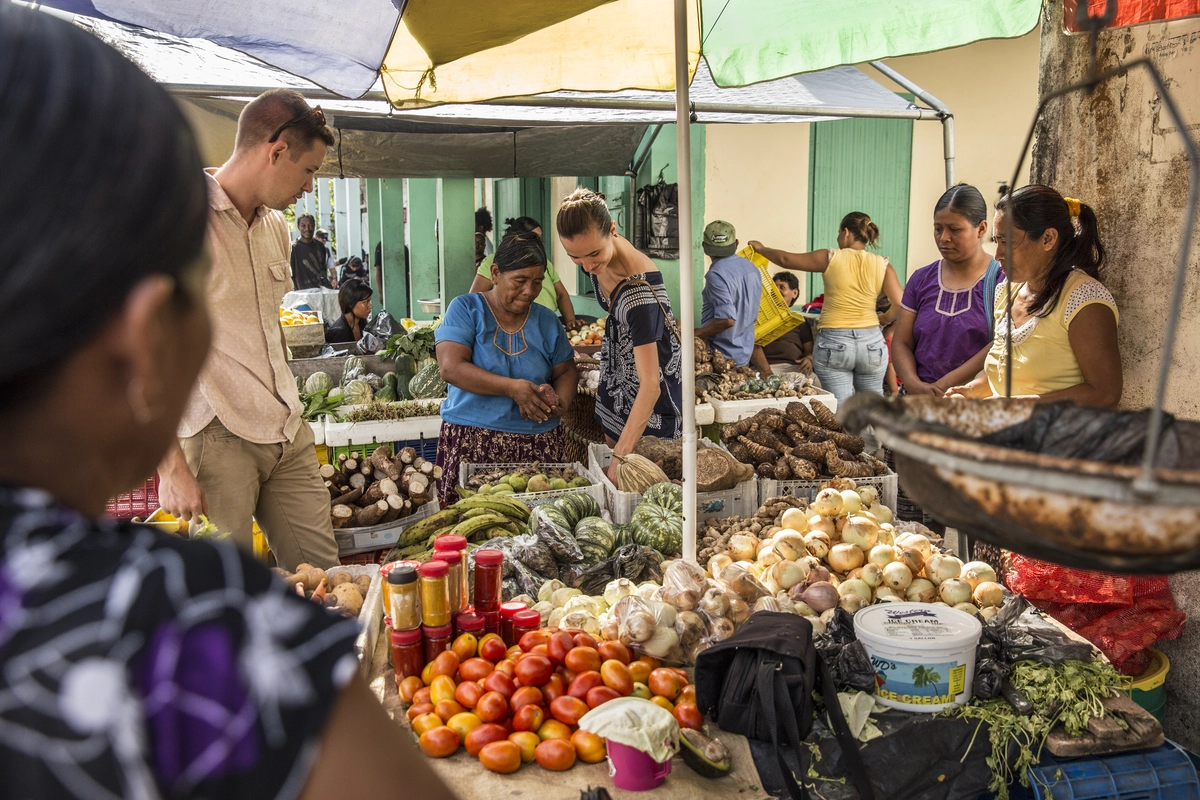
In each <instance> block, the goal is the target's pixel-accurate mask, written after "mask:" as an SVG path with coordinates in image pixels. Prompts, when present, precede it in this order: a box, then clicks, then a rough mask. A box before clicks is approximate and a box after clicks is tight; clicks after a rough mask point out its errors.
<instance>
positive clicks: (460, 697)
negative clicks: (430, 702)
mask: <svg viewBox="0 0 1200 800" xmlns="http://www.w3.org/2000/svg"><path fill="white" fill-rule="evenodd" d="M481 697H483V687H482V686H480V685H479V684H478V683H475V682H474V681H463V682H462V683H460V684H459V685H458V688H456V689H455V690H454V699H455V700H457V701H458V704H459V705H460V706H462V707H463V708H474V707H475V706H476V705H478V704H479V698H481Z"/></svg>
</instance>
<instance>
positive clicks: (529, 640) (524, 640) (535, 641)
mask: <svg viewBox="0 0 1200 800" xmlns="http://www.w3.org/2000/svg"><path fill="white" fill-rule="evenodd" d="M549 641H550V631H548V630H544V629H543V630H537V631H530V632H529V633H527V634H525V635H524V636H522V637H521V641H520V642H518V643H517V644H519V645H520V646H521V649H522V650H524V651H525V652H526V653H529V652H531V651H532V650H533V648H535V647H537V646H538V645H539V644H546V643H547V642H549Z"/></svg>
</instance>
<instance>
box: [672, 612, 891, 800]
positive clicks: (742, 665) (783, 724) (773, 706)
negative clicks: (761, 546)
mask: <svg viewBox="0 0 1200 800" xmlns="http://www.w3.org/2000/svg"><path fill="white" fill-rule="evenodd" d="M814 689H818V690H819V691H820V692H821V694H822V696H823V697H824V698H825V706H826V709H827V710H828V712H829V719H830V721H831V722H832V723H833V732H834V734H835V735H836V736H837V740H838V743H839V744H840V745H841V750H842V753H843V756H844V758H845V763H846V765H847V768H848V769H849V772H850V775H849V776H848V777H849V778H850V780H851V782H852V783H853V784H854V786H855V788H856V789H857V790H858V794H859V797H860V798H862V800H873V798H874V791H873V790H872V788H871V781H870V779H869V778H868V777H867V772H866V768H865V767H864V765H863V762H862V758H861V756H860V755H859V752H858V742H857V741H855V739H854V737H853V736H852V735H851V733H850V727H849V726H848V725H847V724H846V718H845V717H844V716H843V715H842V708H841V706H840V705H838V700H837V688H836V687H835V686H834V684H833V679H832V678H831V677H830V675H829V668H828V667H827V666H826V665H825V662H824V661H823V660H821V657H820V656H819V655H818V654H817V651H816V649H815V648H814V647H813V641H812V625H811V624H810V623H809V622H808V620H806V619H804V618H803V617H799V616H796V615H795V614H783V613H779V612H773V611H760V612H758V613H756V614H754V615H752V616H751V617H750V619H748V620H747V621H746V622H745V624H743V625H742V627H741V628H739V629H738V631H737V632H736V633H735V634H734V635H733V636H730V637H729V638H728V639H726V640H725V641H723V642H719V643H717V644H715V645H713V646H712V647H710V648H708V649H707V650H705V651H703V652H702V653H700V655H699V656H697V657H696V704H697V705H698V706H699V707H700V710H701V711H702V712H704V713H705V714H711V715H712V718H713V720H714V721H715V722H716V723H717V725H719V726H720V728H721V729H722V730H725V731H729V732H730V733H737V734H741V735H742V736H745V737H747V738H749V739H758V740H759V741H763V742H767V743H768V744H770V745H771V746H772V748H773V749H774V751H775V755H776V758H778V759H779V767H780V770H781V771H782V773H783V779H784V783H785V785H786V786H787V789H788V794H790V795H791V796H792V800H806V798H808V792H807V791H806V790H805V788H804V785H803V782H802V781H803V775H804V773H805V772H807V770H808V763H809V759H808V756H807V749H806V748H803V747H801V742H803V741H804V738H805V737H806V736H808V733H809V731H810V730H811V729H812V721H813V690H814ZM784 747H793V748H795V751H796V754H797V755H798V756H799V758H800V762H799V763H800V765H801V770H802V771H801V776H802V777H801V783H797V782H796V780H795V778H794V777H793V774H792V770H791V767H789V766H788V765H787V763H786V762H785V761H784V758H783V752H784V751H783V748H784Z"/></svg>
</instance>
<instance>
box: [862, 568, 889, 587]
mask: <svg viewBox="0 0 1200 800" xmlns="http://www.w3.org/2000/svg"><path fill="white" fill-rule="evenodd" d="M859 577H860V578H862V579H863V582H864V583H866V584H867V586H870V587H871V588H872V589H874V588H875V587H876V586H879V585H881V584H882V583H883V567H881V566H879V565H878V564H872V563H866V564H863V566H862V574H861V575H860V576H859Z"/></svg>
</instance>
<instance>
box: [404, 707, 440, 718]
mask: <svg viewBox="0 0 1200 800" xmlns="http://www.w3.org/2000/svg"><path fill="white" fill-rule="evenodd" d="M432 713H433V703H413V704H412V705H411V706H409V707H408V711H407V712H406V713H405V715H404V716H405V717H407V718H408V721H409V722H412V721H413V720H414V719H416V718H417V717H419V716H421V715H422V714H432Z"/></svg>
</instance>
